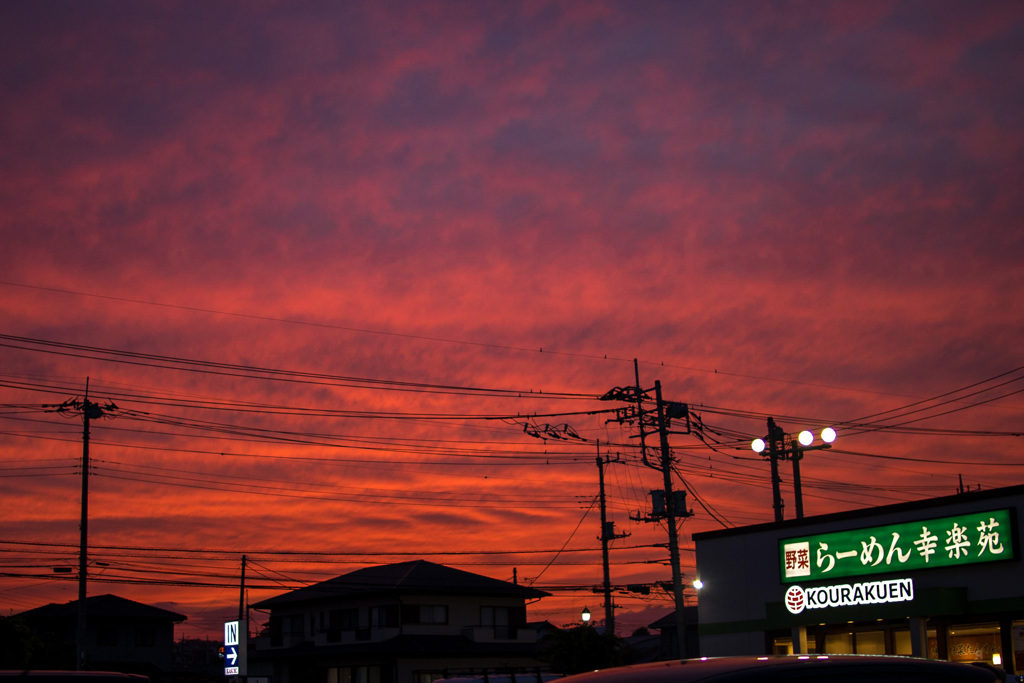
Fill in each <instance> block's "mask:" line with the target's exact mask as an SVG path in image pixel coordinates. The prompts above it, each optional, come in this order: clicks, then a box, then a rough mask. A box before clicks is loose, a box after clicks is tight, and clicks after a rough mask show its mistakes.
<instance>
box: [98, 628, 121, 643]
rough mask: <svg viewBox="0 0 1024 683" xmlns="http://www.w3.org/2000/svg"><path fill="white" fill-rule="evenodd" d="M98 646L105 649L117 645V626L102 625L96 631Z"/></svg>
mask: <svg viewBox="0 0 1024 683" xmlns="http://www.w3.org/2000/svg"><path fill="white" fill-rule="evenodd" d="M96 644H97V645H103V646H104V647H114V646H115V645H117V626H113V625H109V624H105V625H104V624H101V625H100V626H99V627H98V628H97V629H96Z"/></svg>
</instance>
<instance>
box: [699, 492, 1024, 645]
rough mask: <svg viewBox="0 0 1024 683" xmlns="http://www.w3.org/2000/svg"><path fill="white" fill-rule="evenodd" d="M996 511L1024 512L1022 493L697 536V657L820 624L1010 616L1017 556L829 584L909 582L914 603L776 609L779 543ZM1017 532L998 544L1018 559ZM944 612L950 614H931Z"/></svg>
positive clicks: (1019, 593) (1019, 585) (1017, 580)
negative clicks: (1000, 613) (988, 613)
mask: <svg viewBox="0 0 1024 683" xmlns="http://www.w3.org/2000/svg"><path fill="white" fill-rule="evenodd" d="M999 508H1013V509H1015V510H1016V511H1017V512H1018V514H1019V512H1020V511H1024V487H1020V486H1018V487H1011V488H1006V489H997V490H993V491H985V492H977V493H968V494H962V495H959V496H952V497H947V498H942V499H935V500H933V501H922V502H920V503H913V504H902V505H895V506H886V507H882V508H873V509H868V510H861V511H856V512H852V513H840V514H837V515H826V516H820V517H813V518H805V519H804V520H788V521H785V522H781V523H778V524H766V525H759V526H756V527H747V528H744V529H729V530H725V531H720V532H709V533H706V534H696V535H695V536H694V541H695V545H696V553H697V573H698V575H699V577H700V579H701V580H702V581H703V582H704V587H703V588H702V589H701V593H700V624H701V626H700V629H701V654H702V655H706V656H716V655H735V654H768V647H767V645H766V635H765V634H766V632H768V631H771V630H773V629H779V628H786V627H792V626H800V625H804V626H807V625H816V624H818V623H820V622H837V623H838V622H840V621H847V620H863V619H871V618H885V619H893V618H897V619H898V618H909V617H912V616H916V617H932V618H934V617H937V616H951V617H956V616H958V615H959V616H970V615H971V614H979V613H982V612H984V611H986V610H989V611H993V612H996V611H1000V610H1004V611H1005V610H1010V613H1012V611H1013V609H1014V608H1015V606H1018V605H1024V582H1022V581H1021V576H1022V569H1021V563H1020V558H1019V556H1018V557H1016V558H1013V559H1008V560H1006V561H1000V562H994V563H988V564H975V565H968V566H965V567H958V568H945V569H921V570H915V571H910V572H898V571H896V572H894V573H891V574H890V573H885V574H875V575H871V576H864V577H849V578H843V579H836V581H835V582H838V583H844V582H845V583H855V582H858V581H875V580H885V579H891V578H895V577H908V578H913V580H914V587H915V600H914V602H913V603H897V604H891V605H872V606H860V607H836V608H826V609H821V610H813V611H811V610H807V611H806V612H805V613H804V614H802V615H799V616H794V615H790V614H789V613H788V612H787V611H786V610H785V609H783V608H782V604H783V600H784V595H785V590H786V588H787V586H788V584H784V583H783V581H782V579H781V576H780V568H779V565H780V561H779V548H778V542H779V540H780V539H785V538H789V537H794V536H804V535H813V534H819V533H829V532H833V531H840V530H846V529H858V528H864V527H874V526H882V525H887V524H895V523H900V522H908V521H917V520H923V519H931V518H940V517H946V516H953V515H957V514H964V513H973V512H981V511H986V510H993V509H999ZM1021 526H1022V525H1021V524H1020V523H1019V520H1018V523H1017V524H1015V525H1014V528H1011V529H1001V530H1000V531H1001V539H1002V541H1003V542H1004V543H1006V544H1008V545H1010V544H1011V539H1015V542H1013V543H1012V545H1013V547H1014V548H1016V549H1017V552H1018V553H1019V549H1020V548H1021V547H1022V545H1024V539H1022V536H1021V533H1022V532H1021ZM819 583H820V582H819ZM942 609H945V610H946V611H947V612H949V613H948V614H945V613H943V612H938V613H937V612H936V610H942ZM922 610H925V611H922ZM1014 618H1016V619H1020V618H1024V612H1018V613H1017V616H1016V617H1014Z"/></svg>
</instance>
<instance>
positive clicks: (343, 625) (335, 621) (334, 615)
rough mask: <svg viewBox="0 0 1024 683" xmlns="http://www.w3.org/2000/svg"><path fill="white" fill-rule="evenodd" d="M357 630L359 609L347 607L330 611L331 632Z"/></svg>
mask: <svg viewBox="0 0 1024 683" xmlns="http://www.w3.org/2000/svg"><path fill="white" fill-rule="evenodd" d="M357 628H359V609H358V608H356V607H349V608H348V609H332V610H331V626H330V629H331V630H332V631H355V630H356V629H357Z"/></svg>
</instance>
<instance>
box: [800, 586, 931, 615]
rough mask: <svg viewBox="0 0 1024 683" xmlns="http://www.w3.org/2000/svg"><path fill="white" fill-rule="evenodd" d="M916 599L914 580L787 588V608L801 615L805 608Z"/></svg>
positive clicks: (875, 603) (874, 603)
mask: <svg viewBox="0 0 1024 683" xmlns="http://www.w3.org/2000/svg"><path fill="white" fill-rule="evenodd" d="M913 599H914V581H913V579H890V580H888V581H865V582H863V583H854V584H846V583H844V584H839V585H833V586H814V587H812V588H802V587H800V586H790V587H789V588H787V589H786V600H785V602H786V609H788V610H789V612H790V614H800V613H801V612H803V611H804V610H805V609H822V608H825V607H850V606H853V605H878V604H883V603H889V602H909V601H912V600H913Z"/></svg>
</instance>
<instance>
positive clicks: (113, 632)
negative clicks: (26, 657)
mask: <svg viewBox="0 0 1024 683" xmlns="http://www.w3.org/2000/svg"><path fill="white" fill-rule="evenodd" d="M15 616H17V617H18V618H20V619H21V620H23V621H24V622H25V623H26V624H27V625H28V627H29V629H30V630H31V631H32V633H34V634H35V635H36V636H38V637H40V638H42V639H44V640H45V641H47V642H48V643H50V644H53V645H56V646H58V647H59V646H60V644H63V645H64V647H63V648H62V650H61V651H62V652H66V653H67V657H68V661H67V662H50V663H49V666H50V667H51V668H52V667H54V666H56V665H58V664H60V665H63V666H67V667H69V668H74V667H75V651H76V632H77V628H78V600H73V601H71V602H67V603H63V604H57V603H51V604H49V605H44V606H42V607H37V608H35V609H30V610H28V611H26V612H21V613H20V614H18V615H15ZM185 619H186V617H185V615H183V614H178V613H177V612H171V611H170V610H165V609H161V608H160V607H153V606H152V605H146V604H143V603H141V602H135V601H134V600H128V599H127V598H121V597H118V596H116V595H95V596H90V597H88V598H86V600H85V642H84V643H83V647H82V651H83V656H84V660H85V661H84V662H83V665H84V666H85V667H86V668H89V669H104V670H107V671H122V672H125V673H141V674H146V675H149V676H150V677H152V678H154V679H155V680H156V679H158V678H159V677H160V676H161V675H162V674H163V673H164V672H167V671H170V669H171V666H172V662H173V656H174V655H173V653H174V625H175V624H176V623H179V622H182V621H185Z"/></svg>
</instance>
